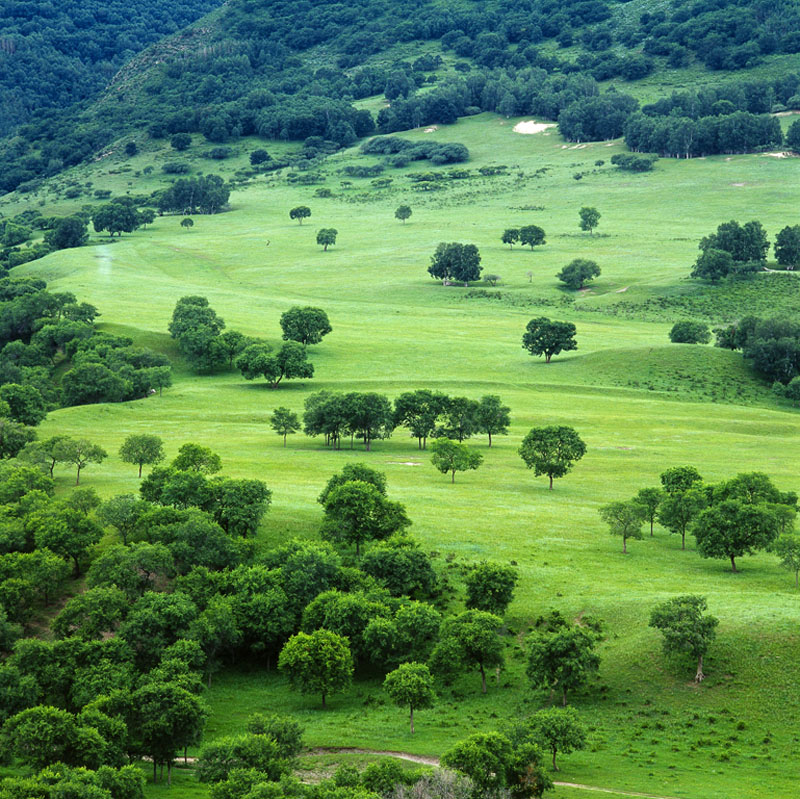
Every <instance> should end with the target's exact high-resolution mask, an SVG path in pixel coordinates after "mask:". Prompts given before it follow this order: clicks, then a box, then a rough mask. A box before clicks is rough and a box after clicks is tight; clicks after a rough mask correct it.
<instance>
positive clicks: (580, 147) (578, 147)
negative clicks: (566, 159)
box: [569, 144, 587, 150]
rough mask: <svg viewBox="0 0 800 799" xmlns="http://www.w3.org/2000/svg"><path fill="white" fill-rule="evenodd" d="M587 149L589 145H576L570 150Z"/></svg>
mask: <svg viewBox="0 0 800 799" xmlns="http://www.w3.org/2000/svg"><path fill="white" fill-rule="evenodd" d="M586 147H587V145H585V144H575V145H573V146H572V147H570V148H569V149H570V150H584V149H585V148H586Z"/></svg>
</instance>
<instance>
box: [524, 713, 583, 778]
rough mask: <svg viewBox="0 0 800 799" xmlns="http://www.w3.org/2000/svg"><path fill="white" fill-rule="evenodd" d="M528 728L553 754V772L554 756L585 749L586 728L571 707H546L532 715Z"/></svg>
mask: <svg viewBox="0 0 800 799" xmlns="http://www.w3.org/2000/svg"><path fill="white" fill-rule="evenodd" d="M529 724H530V727H531V728H532V729H533V731H534V734H535V735H536V737H537V738H539V739H540V740H541V742H542V744H543V746H545V747H546V748H547V749H549V750H550V751H551V752H552V753H553V771H558V770H559V769H558V766H557V765H556V754H557V753H558V752H562V753H563V754H565V755H568V754H569V753H570V752H574V751H576V750H578V749H584V748H585V747H586V726H585V725H584V724H583V722H582V721H581V720H580V717H579V716H578V713H577V711H576V710H575V709H574V708H571V707H548V708H544V709H543V710H539V711H537V712H536V713H534V714H533V716H532V717H531V719H530V722H529Z"/></svg>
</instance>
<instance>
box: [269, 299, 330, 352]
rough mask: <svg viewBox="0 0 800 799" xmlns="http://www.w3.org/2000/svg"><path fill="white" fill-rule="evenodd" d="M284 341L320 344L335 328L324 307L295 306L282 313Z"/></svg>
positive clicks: (305, 344)
mask: <svg viewBox="0 0 800 799" xmlns="http://www.w3.org/2000/svg"><path fill="white" fill-rule="evenodd" d="M281 329H282V330H283V338H284V341H299V342H300V343H301V344H302V345H303V346H304V347H305V346H308V345H309V344H319V343H320V341H322V337H323V336H327V335H328V333H330V332H331V330H333V328H332V327H331V323H330V322H329V321H328V314H326V313H325V311H323V310H322V308H312V307H310V306H306V307H305V308H300V307H297V306H295V307H294V308H290V309H289V310H288V311H285V312H284V313H282V314H281Z"/></svg>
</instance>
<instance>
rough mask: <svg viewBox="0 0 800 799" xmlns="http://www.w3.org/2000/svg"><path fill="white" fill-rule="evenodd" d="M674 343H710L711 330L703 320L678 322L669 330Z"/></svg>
mask: <svg viewBox="0 0 800 799" xmlns="http://www.w3.org/2000/svg"><path fill="white" fill-rule="evenodd" d="M669 340H670V341H671V342H672V343H673V344H708V342H709V341H711V331H710V330H709V329H708V325H706V324H703V323H702V322H676V323H675V324H674V325H673V326H672V330H670V331H669Z"/></svg>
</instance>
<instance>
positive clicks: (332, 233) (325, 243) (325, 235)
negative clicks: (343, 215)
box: [317, 227, 339, 252]
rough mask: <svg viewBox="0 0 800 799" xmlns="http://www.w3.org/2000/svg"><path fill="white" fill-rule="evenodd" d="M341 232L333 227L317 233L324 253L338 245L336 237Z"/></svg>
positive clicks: (318, 242) (318, 241)
mask: <svg viewBox="0 0 800 799" xmlns="http://www.w3.org/2000/svg"><path fill="white" fill-rule="evenodd" d="M338 234H339V231H338V230H336V228H333V227H324V228H322V229H320V230H318V231H317V244H320V245H321V246H322V251H323V252H326V251H327V249H328V247H332V246H333V245H334V244H336V236H337V235H338Z"/></svg>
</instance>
